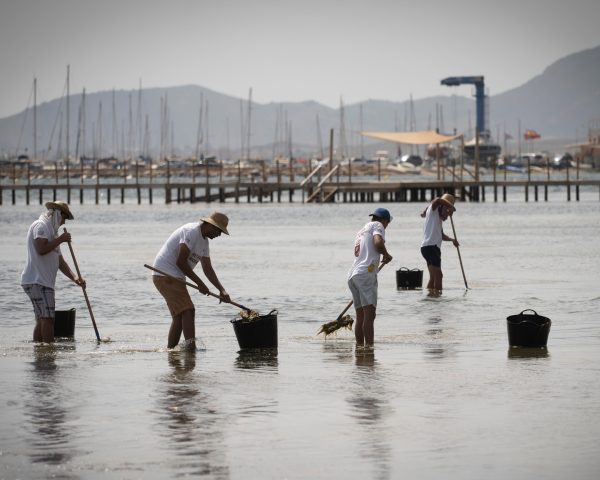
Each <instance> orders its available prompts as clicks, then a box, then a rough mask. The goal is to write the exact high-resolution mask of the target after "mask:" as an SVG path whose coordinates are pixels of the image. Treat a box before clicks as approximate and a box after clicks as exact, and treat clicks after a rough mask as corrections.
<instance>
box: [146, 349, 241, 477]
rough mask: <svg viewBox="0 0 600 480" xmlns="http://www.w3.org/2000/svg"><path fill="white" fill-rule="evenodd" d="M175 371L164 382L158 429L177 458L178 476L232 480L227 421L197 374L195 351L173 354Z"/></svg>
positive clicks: (171, 362)
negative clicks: (226, 448)
mask: <svg viewBox="0 0 600 480" xmlns="http://www.w3.org/2000/svg"><path fill="white" fill-rule="evenodd" d="M168 360H169V366H170V367H171V370H170V372H169V373H167V374H166V375H164V376H163V377H162V378H161V379H160V387H161V390H162V391H161V392H160V394H161V395H160V398H159V412H158V417H159V418H158V428H159V429H160V430H161V433H162V434H163V435H164V436H165V437H166V440H167V444H168V446H169V448H170V449H172V450H173V451H174V452H175V454H176V457H177V459H176V461H175V462H174V463H175V465H174V466H173V468H174V469H175V470H176V471H177V474H176V476H188V475H209V476H210V477H211V478H220V479H222V478H229V469H228V467H227V463H226V458H225V457H226V456H225V452H224V451H223V447H222V445H223V438H222V436H223V434H222V432H223V418H222V416H221V415H220V414H219V412H218V411H217V409H216V408H215V406H214V405H215V404H216V402H215V401H214V399H213V398H212V396H211V395H210V394H209V393H208V392H207V391H206V390H207V388H206V386H205V385H204V384H203V383H202V382H200V379H199V377H198V375H197V374H196V373H195V372H194V368H195V367H196V352H195V351H169V352H168Z"/></svg>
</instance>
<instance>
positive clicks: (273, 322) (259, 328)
mask: <svg viewBox="0 0 600 480" xmlns="http://www.w3.org/2000/svg"><path fill="white" fill-rule="evenodd" d="M231 323H232V324H233V331H234V332H235V336H236V338H237V341H238V344H239V345H240V348H241V349H244V348H277V310H271V311H270V312H269V314H268V315H259V316H258V317H257V318H254V319H252V320H246V319H244V318H241V317H240V318H234V319H233V320H231Z"/></svg>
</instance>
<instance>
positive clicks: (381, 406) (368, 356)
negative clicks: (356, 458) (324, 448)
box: [346, 349, 392, 480]
mask: <svg viewBox="0 0 600 480" xmlns="http://www.w3.org/2000/svg"><path fill="white" fill-rule="evenodd" d="M355 367H356V368H355V369H354V371H353V374H352V382H351V390H350V391H351V392H352V393H351V394H350V396H349V397H348V398H347V399H346V401H347V402H348V405H349V407H350V416H351V417H352V418H353V419H354V420H355V421H356V423H357V426H358V429H359V432H358V435H357V436H356V438H357V439H358V443H359V447H358V452H359V455H360V456H361V457H363V458H364V459H365V460H366V461H368V462H370V463H371V464H372V466H373V472H374V475H373V478H378V479H382V480H385V479H389V478H391V461H392V460H391V459H392V447H391V442H390V439H389V438H388V430H387V428H385V426H386V421H387V417H388V416H389V414H390V410H391V407H390V404H389V401H388V393H387V392H386V390H385V387H384V383H385V379H384V376H382V375H380V373H379V372H378V368H379V367H378V365H377V361H376V359H375V352H374V350H372V349H371V350H369V349H367V350H362V349H361V350H357V351H356V353H355Z"/></svg>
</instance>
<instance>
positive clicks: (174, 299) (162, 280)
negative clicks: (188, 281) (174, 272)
mask: <svg viewBox="0 0 600 480" xmlns="http://www.w3.org/2000/svg"><path fill="white" fill-rule="evenodd" d="M152 281H153V282H154V286H155V287H156V289H157V290H158V291H159V292H160V294H161V295H162V296H163V297H164V298H165V300H166V301H167V307H169V312H171V316H172V317H176V316H177V315H179V314H180V313H181V312H185V311H186V310H193V309H194V304H193V302H192V299H191V298H190V294H189V293H188V290H187V287H186V286H185V284H184V283H181V282H178V281H177V280H172V279H170V278H167V277H163V276H158V275H153V276H152Z"/></svg>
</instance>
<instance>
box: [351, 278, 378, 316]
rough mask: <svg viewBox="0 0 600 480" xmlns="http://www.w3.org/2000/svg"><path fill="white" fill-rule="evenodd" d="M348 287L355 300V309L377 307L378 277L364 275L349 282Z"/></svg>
mask: <svg viewBox="0 0 600 480" xmlns="http://www.w3.org/2000/svg"><path fill="white" fill-rule="evenodd" d="M348 287H350V291H351V292H352V298H353V299H354V308H360V307H366V306H367V305H373V306H374V307H377V275H373V274H371V273H362V274H358V275H354V276H353V277H352V278H350V280H348Z"/></svg>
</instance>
